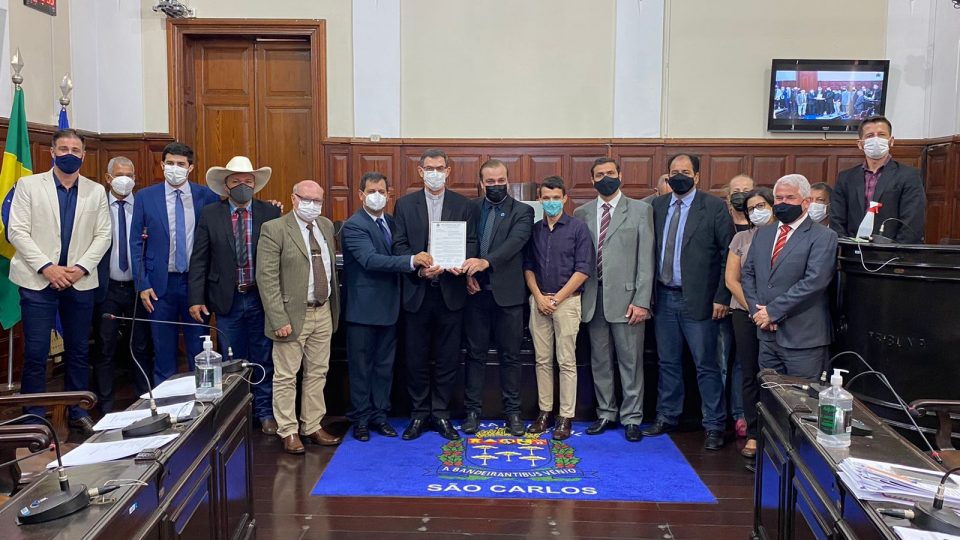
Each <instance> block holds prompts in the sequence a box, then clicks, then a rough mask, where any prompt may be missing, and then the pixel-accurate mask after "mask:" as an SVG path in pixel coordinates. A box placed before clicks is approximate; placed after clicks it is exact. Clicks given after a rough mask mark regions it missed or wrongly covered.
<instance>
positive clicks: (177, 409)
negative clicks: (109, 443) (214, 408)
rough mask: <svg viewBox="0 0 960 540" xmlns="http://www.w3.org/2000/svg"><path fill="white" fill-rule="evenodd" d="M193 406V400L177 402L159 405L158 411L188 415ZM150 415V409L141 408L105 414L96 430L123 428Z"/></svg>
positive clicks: (178, 415) (174, 414)
mask: <svg viewBox="0 0 960 540" xmlns="http://www.w3.org/2000/svg"><path fill="white" fill-rule="evenodd" d="M192 408H193V402H192V401H188V402H186V403H175V404H173V405H164V406H163V407H157V412H158V413H161V414H162V413H167V414H169V415H171V416H177V417H180V416H186V415H188V414H190V410H191V409H192ZM148 416H150V409H140V410H136V411H122V412H115V413H110V414H107V415H104V417H103V418H101V419H100V421H99V422H97V425H95V426H93V430H94V431H107V430H108V429H123V428H125V427H127V426H129V425H130V424H132V423H134V422H136V421H137V420H140V419H141V418H146V417H148Z"/></svg>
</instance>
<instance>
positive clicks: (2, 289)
mask: <svg viewBox="0 0 960 540" xmlns="http://www.w3.org/2000/svg"><path fill="white" fill-rule="evenodd" d="M31 174H33V163H32V160H31V159H30V139H29V137H28V135H27V113H26V112H25V110H24V106H23V89H21V88H20V87H19V86H18V87H17V89H16V91H15V92H14V95H13V110H12V111H10V127H9V128H8V129H7V146H6V150H5V151H4V153H3V167H2V168H0V200H2V201H3V208H2V210H3V211H2V216H3V224H2V226H0V233H2V234H0V326H3V328H4V329H5V330H6V329H9V328H11V327H12V326H13V325H15V324H17V323H18V322H19V321H20V296H19V293H18V291H17V286H16V285H14V284H13V283H11V282H10V259H12V258H13V254H14V252H15V250H14V249H13V246H12V245H10V241H9V240H8V238H7V224H8V223H9V222H10V221H9V220H10V203H11V202H13V190H14V185H15V184H16V183H17V180H19V179H20V178H21V177H24V176H28V175H31Z"/></svg>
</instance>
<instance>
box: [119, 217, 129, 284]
mask: <svg viewBox="0 0 960 540" xmlns="http://www.w3.org/2000/svg"><path fill="white" fill-rule="evenodd" d="M126 204H127V201H117V221H119V222H120V223H119V225H120V247H119V249H120V252H119V254H120V257H119V258H120V271H121V272H126V271H127V269H129V268H130V259H129V258H128V254H127V249H129V246H128V245H127V211H126V210H124V208H123V207H124V205H126Z"/></svg>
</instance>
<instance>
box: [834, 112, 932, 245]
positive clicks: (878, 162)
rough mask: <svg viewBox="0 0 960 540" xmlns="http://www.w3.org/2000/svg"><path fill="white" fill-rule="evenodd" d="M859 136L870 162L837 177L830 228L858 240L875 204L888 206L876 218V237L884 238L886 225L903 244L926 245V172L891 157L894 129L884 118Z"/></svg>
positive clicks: (867, 122)
mask: <svg viewBox="0 0 960 540" xmlns="http://www.w3.org/2000/svg"><path fill="white" fill-rule="evenodd" d="M858 133H859V134H860V139H859V140H858V141H857V146H858V147H859V148H860V149H861V150H862V151H863V153H864V155H865V156H866V160H865V161H864V162H863V164H861V165H857V166H856V167H851V168H849V169H847V170H845V171H841V172H840V174H838V175H837V183H836V186H834V189H833V195H832V198H831V203H830V227H831V228H832V229H833V230H835V231H837V234H839V235H841V236H851V237H855V236H857V229H858V228H859V227H860V222H861V221H863V216H865V215H866V212H867V209H868V208H869V207H870V202H871V201H874V202H878V203H880V204H881V205H882V206H880V209H879V211H878V212H877V215H876V216H874V220H873V234H879V233H880V227H881V226H883V227H884V229H883V235H884V236H886V237H888V238H890V239H892V240H893V241H894V242H896V243H898V244H919V243H921V242H923V228H924V220H925V217H926V211H927V197H926V194H924V191H923V180H921V179H920V171H919V170H918V169H916V168H914V167H910V166H909V165H904V164H903V163H899V162H897V161H895V160H894V159H893V158H892V157H891V156H890V147H892V146H893V126H892V125H891V124H890V121H889V120H887V119H886V118H884V117H883V116H872V117H870V118H867V119H866V120H864V121H863V122H861V123H860V128H859V131H858ZM887 220H889V222H887ZM885 222H886V224H885V225H884V223H885Z"/></svg>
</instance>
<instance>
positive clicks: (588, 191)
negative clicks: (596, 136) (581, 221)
mask: <svg viewBox="0 0 960 540" xmlns="http://www.w3.org/2000/svg"><path fill="white" fill-rule="evenodd" d="M564 153H565V154H566V155H565V156H564V172H563V179H564V182H566V184H567V186H568V194H567V197H568V201H567V208H568V209H569V210H570V211H572V210H573V209H574V208H576V207H578V206H580V205H582V204H585V203H587V202H589V201H591V200H594V199H596V198H597V190H596V189H594V187H593V176H592V175H591V173H590V169H592V168H593V162H594V161H596V159H597V158H598V157H604V156H607V155H608V153H607V149H606V148H595V149H594V148H585V149H575V150H574V149H571V150H569V151H566V152H564Z"/></svg>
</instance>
